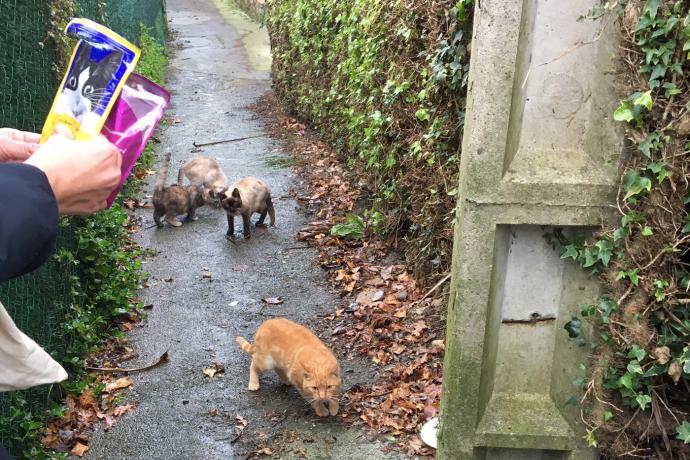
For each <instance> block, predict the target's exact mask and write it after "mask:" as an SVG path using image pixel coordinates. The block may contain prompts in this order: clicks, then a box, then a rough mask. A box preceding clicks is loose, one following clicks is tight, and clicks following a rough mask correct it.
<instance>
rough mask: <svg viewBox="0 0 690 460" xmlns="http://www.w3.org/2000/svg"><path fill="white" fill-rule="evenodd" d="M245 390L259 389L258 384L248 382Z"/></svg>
mask: <svg viewBox="0 0 690 460" xmlns="http://www.w3.org/2000/svg"><path fill="white" fill-rule="evenodd" d="M247 390H249V391H258V390H259V384H258V383H250V384H249V385H247Z"/></svg>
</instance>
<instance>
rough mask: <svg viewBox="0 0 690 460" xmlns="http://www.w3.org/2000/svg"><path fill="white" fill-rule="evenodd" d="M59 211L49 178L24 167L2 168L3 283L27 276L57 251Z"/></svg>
mask: <svg viewBox="0 0 690 460" xmlns="http://www.w3.org/2000/svg"><path fill="white" fill-rule="evenodd" d="M58 220H59V215H58V207H57V202H56V200H55V195H54V194H53V189H52V188H51V187H50V183H48V178H47V177H46V176H45V174H44V173H43V171H41V170H40V169H38V168H36V167H34V166H30V165H25V164H22V163H19V164H15V163H11V164H0V281H5V280H7V279H10V278H14V277H15V276H19V275H22V274H24V273H28V272H30V271H32V270H34V269H36V268H37V267H38V266H39V265H41V264H42V263H43V262H44V261H45V260H46V259H47V258H48V257H49V256H50V255H51V254H52V253H53V251H54V250H55V239H56V238H57V230H58Z"/></svg>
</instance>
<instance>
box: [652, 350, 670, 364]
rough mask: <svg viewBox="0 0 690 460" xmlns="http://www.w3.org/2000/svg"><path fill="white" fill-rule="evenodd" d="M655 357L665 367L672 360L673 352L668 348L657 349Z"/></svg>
mask: <svg viewBox="0 0 690 460" xmlns="http://www.w3.org/2000/svg"><path fill="white" fill-rule="evenodd" d="M654 356H655V357H656V361H657V362H658V363H659V364H661V365H664V364H666V363H667V362H669V361H670V360H671V350H670V349H669V348H668V347H666V346H663V347H657V348H655V349H654Z"/></svg>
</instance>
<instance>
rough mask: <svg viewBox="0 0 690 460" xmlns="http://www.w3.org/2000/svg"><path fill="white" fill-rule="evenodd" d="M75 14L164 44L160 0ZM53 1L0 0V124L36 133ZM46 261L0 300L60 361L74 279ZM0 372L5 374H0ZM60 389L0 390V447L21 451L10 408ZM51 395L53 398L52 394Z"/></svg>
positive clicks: (48, 67)
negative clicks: (142, 31) (70, 284)
mask: <svg viewBox="0 0 690 460" xmlns="http://www.w3.org/2000/svg"><path fill="white" fill-rule="evenodd" d="M77 6H78V9H77V10H78V11H79V14H80V15H81V16H83V17H88V18H90V19H93V20H95V21H97V22H100V23H102V24H104V25H106V26H108V27H110V28H112V29H113V30H115V31H116V32H118V33H119V34H121V35H123V36H124V37H126V38H127V39H129V40H131V41H133V42H135V43H139V36H140V24H144V25H145V26H146V27H148V28H150V31H151V32H150V33H151V34H152V35H153V36H154V37H155V38H156V39H157V40H158V41H159V42H161V43H164V42H165V37H166V19H165V3H164V0H109V1H103V0H82V1H81V2H77ZM50 7H51V1H50V0H0V127H4V126H7V127H15V128H19V129H24V130H31V131H40V130H41V127H42V125H43V121H44V120H45V117H46V115H47V113H48V110H49V109H50V104H51V102H52V100H53V97H54V95H55V90H56V88H57V84H58V82H57V75H56V72H55V71H54V65H55V63H56V62H57V61H58V53H57V51H56V49H55V43H54V42H53V41H52V40H50V39H48V33H49V23H50V15H49V8H50ZM72 240H73V234H72V232H71V231H70V229H69V228H64V229H62V230H61V234H60V236H59V238H58V247H71V245H72V244H73V241H72ZM60 267H61V266H60V264H58V263H57V262H55V261H49V262H48V263H46V264H45V265H44V266H43V267H41V268H39V269H38V270H36V271H35V272H33V273H30V274H28V275H25V276H23V277H20V278H18V279H15V280H11V281H9V282H5V283H0V301H1V302H2V303H3V304H4V305H5V307H6V308H7V309H8V311H9V313H10V315H11V316H12V317H13V319H14V320H15V322H16V323H17V325H18V326H19V327H20V329H22V330H23V331H24V332H25V333H26V334H27V335H29V336H30V337H31V338H33V339H34V340H35V341H36V342H37V343H39V344H40V345H42V346H43V347H44V348H45V349H46V350H48V351H49V352H50V353H51V354H52V355H53V356H54V357H56V358H57V359H61V358H62V357H63V356H64V354H65V351H66V350H67V348H68V347H69V346H70V340H71V338H70V336H69V334H68V333H66V332H65V331H66V330H67V328H65V327H64V324H63V322H64V319H65V314H66V313H67V310H68V309H69V308H70V306H69V302H70V295H69V294H70V293H69V291H68V280H69V277H70V276H75V275H76V276H79V273H76V272H66V271H65V269H64V268H60ZM0 372H2V370H1V369H0ZM56 391H60V389H59V388H58V387H57V386H53V387H42V388H38V389H33V390H30V391H23V392H13V393H0V445H1V446H3V447H5V448H8V449H9V450H10V452H12V453H15V454H17V455H18V454H19V453H20V452H21V447H22V446H21V444H22V442H21V441H18V440H16V439H15V438H16V437H17V434H18V433H20V432H22V431H23V430H20V427H19V425H20V424H21V423H22V421H21V420H16V419H13V420H12V421H11V422H8V420H10V419H12V416H13V411H12V410H11V407H12V406H13V405H17V404H19V403H20V402H21V401H25V403H24V404H25V406H24V407H25V408H30V409H31V410H32V411H33V412H35V413H36V412H42V411H45V410H46V409H47V408H48V404H49V401H50V400H51V399H52V398H49V396H51V395H50V392H53V393H54V392H56ZM53 396H54V395H53Z"/></svg>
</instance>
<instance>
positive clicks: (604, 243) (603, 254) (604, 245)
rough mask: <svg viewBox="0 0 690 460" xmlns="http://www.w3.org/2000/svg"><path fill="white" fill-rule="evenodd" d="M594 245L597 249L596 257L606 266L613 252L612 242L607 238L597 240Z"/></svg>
mask: <svg viewBox="0 0 690 460" xmlns="http://www.w3.org/2000/svg"><path fill="white" fill-rule="evenodd" d="M594 246H595V247H596V248H597V249H599V252H598V254H597V257H598V258H599V260H601V263H602V264H604V266H608V264H609V261H610V260H611V254H612V252H613V243H611V242H610V241H609V240H599V241H597V242H596V244H595V245H594Z"/></svg>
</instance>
